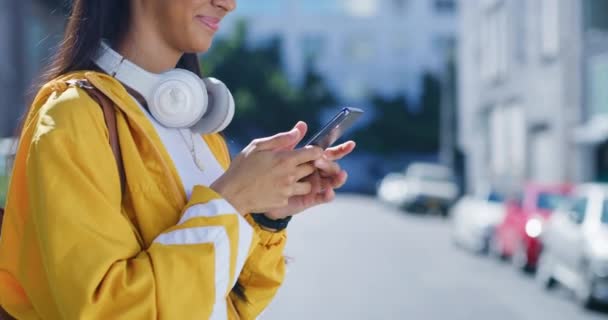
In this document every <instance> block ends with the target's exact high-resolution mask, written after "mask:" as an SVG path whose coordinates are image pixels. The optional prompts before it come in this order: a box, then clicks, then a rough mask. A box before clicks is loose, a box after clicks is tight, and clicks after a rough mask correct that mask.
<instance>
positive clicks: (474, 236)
mask: <svg viewBox="0 0 608 320" xmlns="http://www.w3.org/2000/svg"><path fill="white" fill-rule="evenodd" d="M504 216H505V205H504V202H503V200H502V198H501V197H500V196H499V195H498V194H496V193H494V192H490V193H481V194H478V195H465V196H464V197H462V198H460V200H458V202H456V204H454V206H453V207H452V208H451V209H450V217H451V219H452V239H453V241H454V243H456V244H457V245H459V246H461V247H463V248H465V249H469V250H471V251H473V252H475V253H480V254H485V253H487V252H488V249H489V244H490V239H491V237H492V234H493V233H494V229H495V228H496V226H497V225H498V224H499V223H500V222H502V220H503V218H504Z"/></svg>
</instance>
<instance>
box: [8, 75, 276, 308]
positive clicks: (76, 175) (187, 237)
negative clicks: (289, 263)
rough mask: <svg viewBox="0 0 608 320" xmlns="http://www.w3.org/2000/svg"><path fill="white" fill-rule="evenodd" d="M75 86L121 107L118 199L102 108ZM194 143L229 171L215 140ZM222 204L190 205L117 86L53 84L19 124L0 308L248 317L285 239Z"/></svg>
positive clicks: (195, 201) (201, 199)
mask: <svg viewBox="0 0 608 320" xmlns="http://www.w3.org/2000/svg"><path fill="white" fill-rule="evenodd" d="M70 79H87V80H88V81H89V82H90V83H92V84H93V85H94V86H95V87H97V88H98V89H100V90H101V91H103V92H104V93H105V94H106V95H107V96H108V97H109V98H110V99H111V100H113V101H114V103H115V104H116V109H117V114H116V116H117V126H118V135H119V141H120V146H121V149H122V156H123V161H124V168H125V173H126V186H125V187H126V191H125V195H124V198H122V199H121V188H120V179H119V174H118V170H117V167H116V162H115V160H114V157H113V153H112V150H111V148H110V145H109V143H108V131H107V127H106V125H105V122H104V117H103V113H102V109H101V108H100V107H99V105H97V103H96V102H95V101H94V100H92V99H91V98H90V97H89V96H88V95H87V94H86V92H85V91H83V90H82V89H80V88H77V87H70V86H68V85H67V84H66V81H67V80H70ZM203 138H204V139H205V140H206V142H207V144H208V145H209V147H210V148H211V150H212V152H213V153H214V155H215V157H216V158H217V159H218V161H219V162H220V163H221V164H222V166H223V167H224V168H227V167H228V165H229V162H230V158H229V154H228V151H227V148H226V145H225V142H224V140H223V139H222V137H221V136H220V135H217V134H214V135H206V136H204V137H203ZM230 208H232V207H231V206H230V205H229V204H228V203H227V202H226V201H225V200H223V199H222V198H221V196H220V195H218V194H217V193H215V192H213V190H211V189H209V188H208V187H206V186H196V187H195V189H194V190H193V192H192V196H191V198H190V199H189V201H188V199H186V194H185V191H184V189H183V186H182V184H181V181H180V178H179V176H178V174H177V170H176V168H175V167H174V166H173V162H172V161H171V158H170V156H169V154H168V153H167V151H166V149H165V148H164V147H163V144H162V143H161V140H160V138H159V137H158V135H157V133H156V131H155V129H154V127H153V125H152V123H150V122H149V120H148V119H147V118H146V115H145V114H144V113H143V112H142V111H141V110H140V109H139V107H138V106H137V105H136V104H135V102H134V101H133V100H132V99H131V97H130V96H129V95H128V93H127V92H126V90H125V89H124V87H123V86H122V85H121V84H120V83H119V82H117V81H116V80H115V79H113V78H112V77H109V76H107V75H105V74H101V73H95V72H75V73H71V74H68V75H66V76H64V77H61V78H59V79H56V80H54V81H51V82H50V83H48V84H46V85H45V86H44V87H43V88H42V89H41V91H40V92H39V93H38V95H37V97H36V99H35V100H34V103H33V106H32V109H31V111H30V112H29V114H28V116H27V119H26V123H25V128H24V131H23V134H22V136H21V140H20V144H19V148H18V152H17V157H16V161H15V167H14V171H13V176H12V179H11V183H10V187H9V193H8V199H7V208H6V216H5V218H4V223H3V229H2V233H1V238H0V305H2V307H3V308H4V309H6V310H7V311H8V312H9V313H11V314H12V315H13V316H15V317H17V318H18V319H180V320H181V319H209V318H213V319H225V318H229V319H237V318H241V319H253V318H255V317H257V316H258V315H259V314H260V313H261V312H262V310H263V309H264V308H265V307H266V306H267V305H268V304H269V303H270V301H271V299H272V298H273V296H274V295H275V293H276V291H277V289H278V287H279V286H280V284H281V283H282V281H283V278H284V273H285V262H284V259H283V248H284V246H285V242H286V235H285V233H284V232H279V233H271V232H267V231H264V230H261V229H260V228H259V227H258V226H256V225H255V224H254V223H253V222H252V219H251V217H249V216H247V217H246V220H245V219H243V218H242V217H241V216H240V215H239V214H238V213H236V212H228V211H231V210H229V209H230ZM239 261H241V262H239ZM239 263H240V265H239ZM237 280H238V283H239V284H240V286H242V287H243V288H244V294H245V299H242V298H240V297H237V296H236V294H235V293H234V292H233V291H232V287H233V285H234V284H235V283H236V282H237Z"/></svg>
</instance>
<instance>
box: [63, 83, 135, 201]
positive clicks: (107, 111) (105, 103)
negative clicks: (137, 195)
mask: <svg viewBox="0 0 608 320" xmlns="http://www.w3.org/2000/svg"><path fill="white" fill-rule="evenodd" d="M68 84H70V85H76V86H78V87H80V88H82V89H83V90H85V91H86V92H87V93H88V94H89V96H90V97H91V98H93V100H95V101H96V102H97V103H98V104H99V106H100V107H101V110H102V111H103V118H104V120H105V122H106V126H107V127H108V135H109V140H110V147H111V148H112V152H113V153H114V159H115V160H116V167H117V168H118V174H119V176H120V190H121V192H122V194H124V192H125V181H126V178H125V169H124V165H123V162H122V152H121V151H120V142H119V141H118V127H117V125H116V110H115V108H114V102H113V101H112V100H110V98H108V97H107V96H106V95H105V94H103V92H101V91H100V90H99V89H97V88H95V87H94V86H93V85H91V83H90V82H88V81H86V80H69V81H68Z"/></svg>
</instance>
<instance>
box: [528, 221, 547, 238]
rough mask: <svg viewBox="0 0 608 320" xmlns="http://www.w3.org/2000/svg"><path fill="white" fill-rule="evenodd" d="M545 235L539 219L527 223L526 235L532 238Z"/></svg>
mask: <svg viewBox="0 0 608 320" xmlns="http://www.w3.org/2000/svg"><path fill="white" fill-rule="evenodd" d="M541 233H543V222H542V221H540V219H538V218H532V219H530V220H528V222H526V234H527V235H528V236H529V237H531V238H537V237H538V236H540V234H541Z"/></svg>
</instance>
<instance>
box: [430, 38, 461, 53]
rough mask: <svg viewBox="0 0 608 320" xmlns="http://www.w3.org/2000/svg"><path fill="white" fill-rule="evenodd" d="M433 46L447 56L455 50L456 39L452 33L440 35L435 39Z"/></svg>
mask: <svg viewBox="0 0 608 320" xmlns="http://www.w3.org/2000/svg"><path fill="white" fill-rule="evenodd" d="M433 47H434V48H435V50H436V51H437V52H439V53H440V54H441V55H442V56H443V57H447V56H449V55H450V54H452V53H453V52H454V48H455V47H456V39H454V36H452V35H439V36H435V38H434V39H433Z"/></svg>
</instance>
